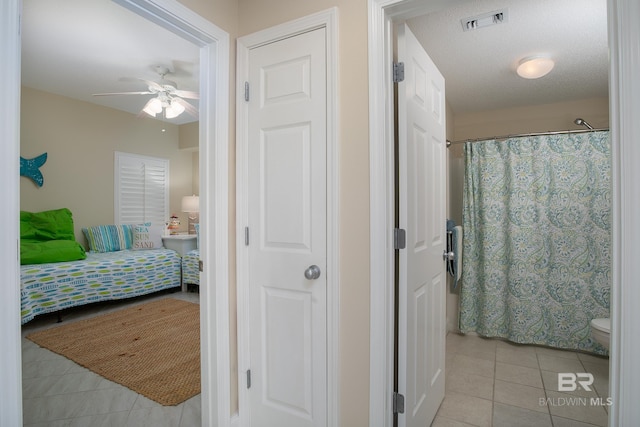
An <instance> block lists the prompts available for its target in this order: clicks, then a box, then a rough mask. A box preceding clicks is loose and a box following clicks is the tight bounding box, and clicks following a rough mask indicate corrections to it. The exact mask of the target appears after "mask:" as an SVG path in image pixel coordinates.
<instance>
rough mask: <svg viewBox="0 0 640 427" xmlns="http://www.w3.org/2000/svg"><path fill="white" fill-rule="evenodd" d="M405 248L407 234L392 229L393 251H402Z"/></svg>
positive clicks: (400, 230) (404, 231)
mask: <svg viewBox="0 0 640 427" xmlns="http://www.w3.org/2000/svg"><path fill="white" fill-rule="evenodd" d="M406 247H407V232H406V230H404V229H403V228H394V229H393V249H404V248H406Z"/></svg>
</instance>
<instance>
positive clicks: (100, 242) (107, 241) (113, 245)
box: [82, 224, 132, 252]
mask: <svg viewBox="0 0 640 427" xmlns="http://www.w3.org/2000/svg"><path fill="white" fill-rule="evenodd" d="M82 232H83V233H84V237H86V238H87V243H88V244H89V250H91V251H92V252H115V251H122V250H125V249H131V245H132V236H131V225H127V224H124V225H96V226H94V227H86V228H83V229H82Z"/></svg>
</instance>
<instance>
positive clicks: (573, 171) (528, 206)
mask: <svg viewBox="0 0 640 427" xmlns="http://www.w3.org/2000/svg"><path fill="white" fill-rule="evenodd" d="M610 163H611V155H610V144H609V133H608V132H589V133H579V134H564V135H545V136H535V137H519V138H512V139H507V140H503V141H495V140H489V141H483V142H475V143H466V145H465V186H464V202H463V203H464V204H463V206H464V208H463V229H464V241H463V254H464V257H463V259H464V262H463V269H462V272H463V274H462V280H463V282H462V287H461V290H460V325H459V326H460V330H461V331H462V332H463V333H466V332H476V333H478V334H479V335H482V336H487V337H501V338H506V339H508V340H511V341H514V342H517V343H523V344H525V343H526V344H540V345H546V346H551V347H557V348H563V349H576V350H585V351H591V352H595V353H599V354H605V353H606V350H605V349H604V348H603V347H601V346H600V345H598V344H597V343H596V342H595V341H594V340H593V339H592V338H591V335H590V321H591V319H593V318H598V317H609V295H610V284H611V164H610Z"/></svg>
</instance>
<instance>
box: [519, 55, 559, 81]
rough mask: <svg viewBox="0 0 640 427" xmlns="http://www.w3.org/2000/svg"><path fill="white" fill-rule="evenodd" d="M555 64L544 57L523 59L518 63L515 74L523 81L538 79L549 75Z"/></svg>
mask: <svg viewBox="0 0 640 427" xmlns="http://www.w3.org/2000/svg"><path fill="white" fill-rule="evenodd" d="M554 66H555V62H553V59H551V58H549V57H546V56H529V57H526V58H523V59H521V60H520V62H519V63H518V68H517V69H516V73H518V75H519V76H520V77H522V78H523V79H539V78H540V77H543V76H546V75H547V74H549V72H550V71H551V70H553V67H554Z"/></svg>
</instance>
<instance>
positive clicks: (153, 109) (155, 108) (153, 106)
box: [142, 98, 162, 117]
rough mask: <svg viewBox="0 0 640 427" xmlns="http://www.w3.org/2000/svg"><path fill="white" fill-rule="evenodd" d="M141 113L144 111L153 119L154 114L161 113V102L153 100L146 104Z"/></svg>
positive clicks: (156, 99)
mask: <svg viewBox="0 0 640 427" xmlns="http://www.w3.org/2000/svg"><path fill="white" fill-rule="evenodd" d="M142 111H144V112H145V113H147V114H148V115H150V116H151V117H155V116H156V114H158V113H161V112H162V101H160V100H159V99H158V98H153V99H152V100H151V101H149V102H148V103H147V105H146V106H145V107H144V109H143V110H142Z"/></svg>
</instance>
